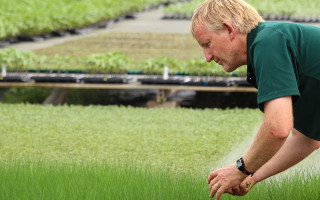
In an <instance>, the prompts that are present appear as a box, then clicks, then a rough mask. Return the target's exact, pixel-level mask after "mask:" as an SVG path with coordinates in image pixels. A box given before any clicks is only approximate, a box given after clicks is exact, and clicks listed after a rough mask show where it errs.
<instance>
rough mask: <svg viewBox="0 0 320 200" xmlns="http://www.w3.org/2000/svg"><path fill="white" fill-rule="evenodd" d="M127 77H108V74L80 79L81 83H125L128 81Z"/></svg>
mask: <svg viewBox="0 0 320 200" xmlns="http://www.w3.org/2000/svg"><path fill="white" fill-rule="evenodd" d="M129 80H130V79H129V78H123V77H108V76H100V77H97V76H95V77H83V78H81V79H80V81H81V82H82V83H88V84H90V83H92V84H94V83H96V84H126V83H128V82H129Z"/></svg>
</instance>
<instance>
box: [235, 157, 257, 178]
mask: <svg viewBox="0 0 320 200" xmlns="http://www.w3.org/2000/svg"><path fill="white" fill-rule="evenodd" d="M237 168H238V169H239V170H240V171H241V172H242V173H244V174H246V175H253V172H249V171H248V170H246V168H245V164H244V161H243V158H242V157H241V158H239V159H238V160H237Z"/></svg>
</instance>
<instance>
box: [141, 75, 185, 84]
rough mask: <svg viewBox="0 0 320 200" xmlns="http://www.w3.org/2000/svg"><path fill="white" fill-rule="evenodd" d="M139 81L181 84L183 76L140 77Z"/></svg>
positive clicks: (143, 82)
mask: <svg viewBox="0 0 320 200" xmlns="http://www.w3.org/2000/svg"><path fill="white" fill-rule="evenodd" d="M138 81H139V82H140V83H141V84H149V85H181V84H182V83H183V79H181V78H159V77H147V78H139V79H138Z"/></svg>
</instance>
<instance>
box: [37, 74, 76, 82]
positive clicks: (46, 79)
mask: <svg viewBox="0 0 320 200" xmlns="http://www.w3.org/2000/svg"><path fill="white" fill-rule="evenodd" d="M31 79H32V80H34V81H35V82H38V83H77V82H78V78H77V77H74V76H52V75H47V76H32V77H31Z"/></svg>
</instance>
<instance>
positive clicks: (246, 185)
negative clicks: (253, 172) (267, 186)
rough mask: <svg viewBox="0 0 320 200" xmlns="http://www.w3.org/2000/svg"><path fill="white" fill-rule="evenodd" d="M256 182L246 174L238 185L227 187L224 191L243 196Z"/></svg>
mask: <svg viewBox="0 0 320 200" xmlns="http://www.w3.org/2000/svg"><path fill="white" fill-rule="evenodd" d="M255 184H256V182H255V180H254V178H252V176H248V177H247V178H246V179H245V180H244V181H242V183H241V184H240V185H237V186H235V187H233V188H231V189H228V190H227V191H226V193H228V194H231V195H235V196H244V195H246V194H247V193H248V192H249V191H250V190H251V188H252V187H253V186H254V185H255Z"/></svg>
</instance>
